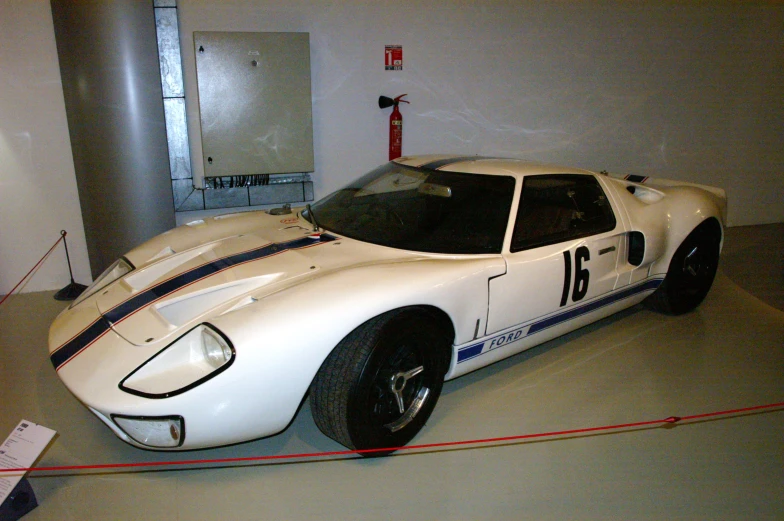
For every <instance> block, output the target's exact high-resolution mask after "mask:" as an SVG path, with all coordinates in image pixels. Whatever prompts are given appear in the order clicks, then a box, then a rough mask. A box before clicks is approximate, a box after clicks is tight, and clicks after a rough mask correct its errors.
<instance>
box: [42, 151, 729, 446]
mask: <svg viewBox="0 0 784 521" xmlns="http://www.w3.org/2000/svg"><path fill="white" fill-rule="evenodd" d="M285 212H286V209H285V208H284V209H278V210H277V211H276V210H273V211H269V212H262V211H257V212H245V213H235V214H230V215H222V216H219V217H214V218H209V219H204V220H197V221H194V222H191V223H188V224H187V225H184V226H180V227H178V228H176V229H174V230H171V231H169V232H166V233H164V234H163V235H160V236H158V237H155V238H154V239H152V240H150V241H148V242H146V243H145V244H143V245H141V246H139V247H137V248H135V249H134V250H132V251H130V252H129V253H128V254H127V255H126V256H125V257H123V258H121V259H120V260H118V261H117V262H116V263H115V264H113V265H112V266H111V267H110V268H109V269H108V270H107V271H106V272H105V273H104V274H103V275H101V276H100V277H99V278H98V279H97V280H96V281H95V282H94V283H93V285H92V286H91V287H90V288H88V290H87V291H85V293H84V294H83V295H82V296H81V297H80V298H79V299H78V300H77V301H76V302H74V303H73V305H71V306H70V307H69V308H68V309H66V310H65V311H63V312H62V313H61V314H60V316H59V317H57V319H56V320H55V322H54V323H53V324H52V326H51V329H50V332H49V349H50V357H51V361H52V364H53V365H54V367H55V369H56V371H57V373H58V375H59V376H60V378H61V379H62V381H63V382H64V383H65V385H66V386H67V387H68V389H70V391H71V392H72V393H73V394H74V395H75V396H76V397H77V398H78V399H79V400H81V401H82V402H83V403H84V404H85V405H86V406H87V407H89V409H90V410H91V411H92V412H93V413H95V415H96V416H98V417H99V418H100V419H101V420H102V421H103V422H104V423H105V424H106V425H108V426H109V428H111V429H112V430H113V431H114V433H115V434H116V435H117V436H119V437H120V438H122V439H123V440H125V441H127V442H128V443H131V444H133V445H136V446H138V447H143V448H152V449H159V450H178V449H195V448H202V447H211V446H217V445H224V444H230V443H236V442H241V441H245V440H249V439H254V438H259V437H262V436H269V435H272V434H275V433H278V432H280V431H281V430H283V429H285V428H286V426H287V425H288V424H289V423H290V422H291V421H292V418H293V417H294V415H295V413H296V412H297V409H298V408H299V406H300V404H301V403H302V401H303V399H304V398H305V397H306V396H307V395H308V393H310V400H311V409H312V412H313V418H314V420H315V422H316V425H318V427H319V428H320V429H321V430H322V431H323V432H324V434H326V435H327V436H329V437H330V438H332V439H334V440H336V441H338V442H339V443H341V444H343V445H345V446H346V447H349V448H352V449H357V450H363V449H379V448H389V447H400V446H403V445H405V444H406V443H408V442H409V441H410V440H411V439H412V438H413V437H414V436H415V435H416V434H417V432H418V431H419V430H420V429H421V428H422V426H423V425H424V424H425V421H426V420H427V419H428V416H429V415H430V413H431V412H432V410H433V408H434V407H435V404H436V401H437V400H438V397H439V394H440V392H441V387H442V384H443V382H444V380H449V379H452V378H456V377H458V376H460V375H463V374H466V373H468V372H470V371H473V370H475V369H478V368H480V367H483V366H486V365H488V364H491V363H493V362H495V361H497V360H500V359H502V358H506V357H508V356H510V355H513V354H515V353H519V352H520V351H523V350H525V349H528V348H530V347H532V346H535V345H537V344H540V343H542V342H545V341H547V340H550V339H552V338H554V337H557V336H559V335H562V334H564V333H566V332H568V331H572V330H574V329H576V328H579V327H581V326H584V325H586V324H588V323H590V322H593V321H595V320H598V319H601V318H603V317H606V316H608V315H610V314H612V313H615V312H617V311H619V310H621V309H624V308H628V307H629V306H632V305H634V304H637V303H639V302H641V301H643V300H646V299H647V300H646V302H648V303H650V305H651V306H652V307H653V308H655V309H658V310H661V311H664V312H667V313H676V314H677V313H683V312H687V311H689V310H691V309H693V308H694V307H696V306H697V305H698V304H699V303H700V302H701V301H702V299H703V298H704V297H705V295H706V294H707V292H708V290H709V288H710V286H711V283H712V281H713V278H714V275H715V272H716V267H717V263H718V258H719V252H720V250H721V244H722V238H723V223H724V221H725V213H726V198H725V194H724V191H723V190H721V189H717V188H712V187H707V186H700V185H695V184H689V183H680V182H673V181H660V182H654V181H653V180H650V181H649V180H647V179H645V178H635V177H633V176H627V178H626V179H616V178H613V177H610V176H608V175H604V174H596V173H592V172H588V171H585V170H579V169H575V168H564V167H559V166H553V165H545V164H539V163H531V162H526V161H520V160H512V159H490V158H481V157H447V156H420V157H404V158H400V159H398V160H396V161H394V162H391V163H388V164H386V165H384V166H381V167H379V168H377V169H376V170H373V171H372V172H370V173H368V174H367V175H365V176H363V177H361V178H360V179H358V180H357V181H356V182H354V183H352V184H350V185H349V186H347V187H346V188H343V189H342V190H339V191H337V192H335V193H333V194H332V195H330V196H328V197H326V198H324V199H322V200H320V201H318V202H317V203H315V204H313V205H312V207H311V206H310V205H309V206H308V207H307V208H305V209H300V210H299V211H296V210H295V211H294V212H290V213H285ZM380 453H385V452H383V451H382V452H380ZM373 454H378V453H373Z"/></svg>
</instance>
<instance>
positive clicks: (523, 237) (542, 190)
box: [511, 174, 615, 252]
mask: <svg viewBox="0 0 784 521" xmlns="http://www.w3.org/2000/svg"><path fill="white" fill-rule="evenodd" d="M614 228H615V216H614V215H613V212H612V208H610V203H609V201H607V197H606V196H605V195H604V192H603V191H602V188H601V186H599V182H598V181H597V180H596V179H595V178H594V177H593V176H591V175H581V174H555V175H535V176H526V177H525V179H524V180H523V193H522V197H521V199H520V207H519V208H518V210H517V217H516V218H515V225H514V233H513V235H512V245H511V250H512V251H513V252H515V251H521V250H527V249H530V248H536V247H538V246H546V245H548V244H556V243H559V242H563V241H568V240H571V239H579V238H580V237H588V236H590V235H595V234H597V233H602V232H607V231H610V230H612V229H614Z"/></svg>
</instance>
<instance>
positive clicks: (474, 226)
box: [304, 163, 515, 253]
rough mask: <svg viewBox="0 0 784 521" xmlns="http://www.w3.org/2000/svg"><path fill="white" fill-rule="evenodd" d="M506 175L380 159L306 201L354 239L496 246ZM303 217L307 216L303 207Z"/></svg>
mask: <svg viewBox="0 0 784 521" xmlns="http://www.w3.org/2000/svg"><path fill="white" fill-rule="evenodd" d="M514 184H515V181H514V178H513V177H508V176H497V175H479V174H462V173H455V172H442V171H437V170H427V169H418V168H410V167H405V166H402V165H399V164H397V163H388V164H386V165H384V166H381V167H379V168H377V169H375V170H373V171H372V172H370V173H368V174H366V175H365V176H363V177H361V178H360V179H358V180H357V181H355V182H354V183H352V184H350V185H349V186H347V187H345V188H343V189H341V190H338V191H337V192H335V193H333V194H331V195H329V196H327V197H325V198H324V199H322V200H320V201H319V202H317V203H315V204H314V205H313V206H312V209H311V213H312V214H313V215H314V216H315V218H316V222H318V225H319V226H321V227H323V228H324V229H326V230H329V231H332V232H334V233H338V234H340V235H345V236H347V237H351V238H352V239H357V240H360V241H365V242H370V243H373V244H379V245H382V246H390V247H393V248H400V249H404V250H413V251H422V252H432V253H500V252H501V247H502V245H503V241H504V233H505V232H506V225H507V222H508V219H509V210H510V208H511V206H512V197H513V193H514ZM304 217H305V218H307V219H308V220H309V221H310V222H313V221H312V218H311V216H310V215H308V212H307V211H306V212H304Z"/></svg>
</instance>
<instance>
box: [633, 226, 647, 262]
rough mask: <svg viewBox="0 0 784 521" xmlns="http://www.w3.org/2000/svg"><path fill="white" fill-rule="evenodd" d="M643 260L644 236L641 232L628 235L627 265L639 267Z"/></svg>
mask: <svg viewBox="0 0 784 521" xmlns="http://www.w3.org/2000/svg"><path fill="white" fill-rule="evenodd" d="M643 258H645V236H644V235H643V234H642V232H630V233H629V264H631V265H632V266H639V265H640V264H642V260H643Z"/></svg>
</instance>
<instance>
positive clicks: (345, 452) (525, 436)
mask: <svg viewBox="0 0 784 521" xmlns="http://www.w3.org/2000/svg"><path fill="white" fill-rule="evenodd" d="M781 407H784V402H778V403H771V404H767V405H755V406H753V407H744V408H741V409H731V410H726V411H717V412H709V413H703V414H694V415H691V416H681V417H678V416H670V417H668V418H664V419H662V420H649V421H641V422H634V423H621V424H617V425H605V426H601V427H588V428H583V429H570V430H564V431H552V432H540V433H536V434H522V435H518V436H503V437H500V438H484V439H476V440H465V441H449V442H441V443H426V444H421V445H407V446H405V447H389V448H384V449H364V450H341V451H331V452H309V453H302V454H278V455H271V456H248V457H242V458H214V459H195V460H182V461H147V462H139V463H108V464H103V465H64V466H59V467H31V468H15V469H0V473H3V472H33V471H36V472H41V471H63V470H105V469H127V468H138V467H164V466H175V465H205V464H213V463H248V462H259V461H273V460H293V459H303V458H307V459H315V458H324V457H327V456H350V455H356V454H369V453H373V452H387V451H402V450H418V449H435V448H444V447H456V446H464V445H481V444H490V443H501V442H510V441H521V440H530V439H535V438H548V437H554V436H569V435H574V434H586V433H592V432H600V431H610V430H618V429H629V428H633V427H647V426H651V425H659V424H668V425H671V424H675V423H678V422H685V421H690V420H702V419H705V418H715V417H718V416H728V415H732V414H742V413H749V412H753V411H762V410H766V409H776V408H781Z"/></svg>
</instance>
